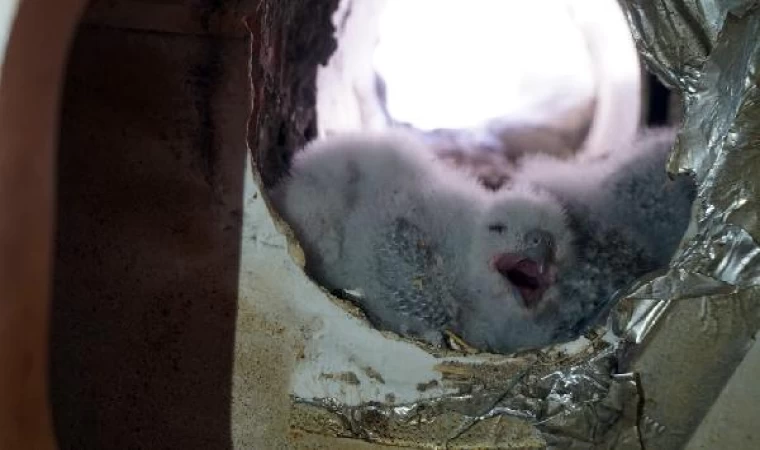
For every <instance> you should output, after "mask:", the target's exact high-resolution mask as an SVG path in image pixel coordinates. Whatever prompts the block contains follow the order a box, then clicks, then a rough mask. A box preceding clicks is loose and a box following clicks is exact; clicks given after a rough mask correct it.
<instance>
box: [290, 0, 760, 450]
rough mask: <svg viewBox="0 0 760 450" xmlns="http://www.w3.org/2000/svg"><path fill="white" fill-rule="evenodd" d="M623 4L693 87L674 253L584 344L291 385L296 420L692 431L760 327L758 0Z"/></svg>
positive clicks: (657, 55) (535, 432) (468, 436)
mask: <svg viewBox="0 0 760 450" xmlns="http://www.w3.org/2000/svg"><path fill="white" fill-rule="evenodd" d="M621 4H622V5H623V7H624V10H625V12H626V15H627V18H628V21H629V23H630V25H631V27H632V29H633V31H634V36H635V39H636V41H637V45H638V47H639V50H640V52H641V53H642V55H643V57H644V60H645V62H646V64H647V65H648V67H649V68H650V69H651V70H652V71H653V72H654V73H656V74H657V75H658V76H659V77H661V79H662V80H664V81H665V82H666V83H667V84H669V85H670V86H672V87H673V88H675V89H676V90H678V91H680V92H681V94H682V97H683V104H684V108H685V111H684V112H685V116H684V117H685V119H684V128H683V131H682V132H681V134H680V136H679V139H678V142H677V144H676V147H675V149H674V152H673V155H672V158H671V161H670V165H669V170H670V171H671V172H672V173H676V172H689V173H693V174H694V175H695V176H696V178H697V180H698V183H699V196H698V199H697V202H696V204H695V208H694V213H693V223H692V226H691V228H690V230H689V232H688V233H687V236H686V237H685V238H684V242H683V245H682V248H681V249H680V250H679V252H678V253H677V254H676V255H675V257H674V259H673V261H672V263H671V266H670V267H669V268H668V269H667V270H664V271H663V272H662V273H658V274H653V275H651V276H649V277H648V278H647V279H643V280H640V282H639V283H637V284H636V285H635V286H633V287H632V288H631V290H630V292H629V293H628V295H626V296H624V297H625V298H624V299H623V300H622V301H621V302H620V304H619V305H618V306H617V308H616V309H615V311H614V312H613V314H612V317H611V318H610V326H609V327H607V329H600V330H594V331H592V332H590V333H588V335H587V337H586V339H585V340H583V342H582V343H581V344H579V345H581V349H580V350H578V349H577V348H576V349H575V350H573V351H568V350H562V349H551V350H544V351H541V352H532V353H528V354H525V355H522V356H520V357H518V358H516V359H514V361H512V362H509V363H505V364H506V367H508V368H504V367H502V368H499V367H497V366H494V365H490V366H486V365H481V366H479V364H474V363H473V364H472V365H468V364H465V363H461V364H459V365H457V364H455V363H445V364H442V365H441V367H439V370H440V371H441V373H442V374H443V380H444V383H448V384H449V386H456V387H457V389H458V393H457V394H456V395H450V396H446V397H442V398H437V399H433V400H425V401H420V402H417V403H411V404H409V403H407V404H396V403H394V402H393V399H392V398H390V399H388V401H387V402H385V403H382V404H381V403H377V404H362V405H359V406H351V407H349V406H345V405H341V404H339V402H337V401H334V400H331V399H301V398H296V399H294V403H293V410H294V411H293V417H294V418H295V419H294V422H293V426H294V427H295V428H299V429H301V430H303V431H306V432H315V433H322V434H325V433H327V434H332V435H335V436H340V437H353V438H360V439H365V440H368V441H373V442H378V443H386V444H393V445H401V446H410V447H429V448H434V447H446V448H526V449H528V448H530V449H532V448H547V447H548V448H558V449H571V448H572V449H576V448H578V449H579V448H616V449H641V448H652V449H654V448H656V449H671V448H673V449H676V448H681V447H682V446H683V445H685V443H686V442H687V441H688V439H689V437H690V436H691V434H692V433H693V431H694V430H695V429H696V427H697V426H698V425H699V423H700V421H701V419H702V418H703V417H704V416H705V414H706V413H707V411H708V410H709V409H710V407H711V405H712V403H713V402H714V401H715V399H716V397H717V395H718V394H719V393H720V391H721V390H722V388H723V386H724V385H725V383H726V382H727V380H728V378H729V377H730V376H731V374H732V373H733V371H734V369H735V368H736V366H737V365H738V364H739V362H741V360H742V358H743V357H744V355H745V353H746V352H747V350H748V348H749V346H750V344H751V342H752V337H753V335H754V334H755V333H756V332H757V331H758V329H759V328H760V287H758V286H760V264H759V262H760V247H758V245H757V240H758V238H759V237H760V227H758V214H759V213H760V91H759V90H758V81H760V74H759V73H758V68H759V64H760V7H758V6H757V4H756V2H754V1H739V0H734V1H730V0H724V1H719V0H709V1H708V0H685V1H682V0H677V1H673V0H660V1H651V0H625V1H621ZM419 389H420V391H423V390H424V389H425V386H420V387H419Z"/></svg>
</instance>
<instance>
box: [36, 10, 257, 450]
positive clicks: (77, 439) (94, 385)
mask: <svg viewBox="0 0 760 450" xmlns="http://www.w3.org/2000/svg"><path fill="white" fill-rule="evenodd" d="M111 3H120V2H111ZM121 3H125V2H121ZM127 3H130V4H131V5H132V6H133V7H134V8H135V10H134V13H135V16H137V17H145V15H149V14H150V12H151V11H155V9H152V7H153V5H149V4H146V5H143V6H144V7H145V8H144V9H143V6H141V5H140V3H141V2H135V1H131V2H127ZM152 3H155V2H152ZM206 3H208V2H206ZM201 6H202V5H201ZM191 7H192V6H187V8H191ZM196 13H197V14H202V13H208V11H207V10H205V11H204V10H202V9H198V10H195V11H189V12H188V15H195V14H196ZM219 14H222V13H219ZM88 17H89V18H90V22H88V23H85V24H83V25H82V26H81V27H80V28H79V30H78V32H77V36H76V40H75V43H74V46H73V50H72V54H71V58H70V61H69V67H68V73H67V78H66V88H65V93H64V101H63V109H62V132H61V146H60V154H59V172H58V190H59V192H58V210H57V222H58V225H57V226H58V229H57V237H56V248H55V252H56V253H55V279H54V301H53V311H52V313H53V315H52V331H51V334H52V335H51V350H52V355H51V358H52V359H51V398H52V402H53V413H54V421H55V430H56V433H57V436H58V440H59V446H60V448H61V449H77V450H79V449H101V448H151V449H154V448H155V449H160V448H181V449H224V448H230V447H231V445H232V444H231V437H230V428H231V418H230V403H231V371H232V359H233V348H234V340H235V329H234V328H235V312H236V307H237V283H238V269H239V258H240V255H239V248H240V233H241V231H240V221H241V210H242V198H243V194H242V185H243V174H244V168H245V162H246V157H247V156H246V155H247V149H246V143H245V135H246V123H247V117H248V114H249V111H250V100H249V97H248V95H249V91H250V90H249V83H248V63H249V57H248V52H249V48H250V45H249V43H248V42H247V39H246V38H234V37H230V36H225V35H218V36H215V35H212V34H211V33H208V34H206V35H198V34H196V33H193V32H186V33H184V32H183V33H175V32H162V31H161V30H153V31H148V30H140V29H134V28H131V27H129V26H113V24H108V25H107V26H101V25H100V24H95V23H92V18H93V15H89V16H88Z"/></svg>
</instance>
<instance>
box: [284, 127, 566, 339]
mask: <svg viewBox="0 0 760 450" xmlns="http://www.w3.org/2000/svg"><path fill="white" fill-rule="evenodd" d="M271 198H272V200H273V202H274V204H275V206H276V207H277V209H278V211H279V212H280V214H281V215H282V216H283V218H284V219H285V220H286V221H287V222H288V223H289V224H290V225H291V227H292V228H293V230H294V232H295V234H296V236H297V237H298V239H299V242H300V243H301V245H302V246H303V248H304V251H305V253H306V270H307V272H308V273H309V274H310V275H311V276H312V277H313V278H314V279H315V280H316V281H318V282H320V283H321V284H322V285H323V286H325V287H326V288H328V289H331V290H351V291H358V292H360V295H359V296H357V298H356V301H357V302H358V304H359V306H360V307H361V308H362V309H363V310H364V311H365V313H366V314H367V316H368V318H369V319H370V321H371V322H372V323H373V324H375V325H376V326H377V327H378V328H380V329H386V330H391V331H394V332H396V333H398V334H401V335H403V336H407V337H414V338H418V339H422V340H425V341H427V342H430V343H432V344H434V345H442V344H443V336H444V332H446V331H450V332H453V333H454V334H456V335H458V336H460V337H462V338H463V339H464V340H465V341H466V342H468V343H469V344H470V345H473V346H475V347H477V348H480V349H482V350H486V351H495V352H511V351H514V350H518V349H521V348H526V347H533V346H540V345H543V344H544V343H546V342H547V339H549V338H550V337H551V336H553V335H554V334H556V332H555V330H553V328H552V323H551V321H546V320H542V318H543V315H544V313H545V311H549V310H551V309H552V308H551V306H550V305H551V304H552V303H555V302H556V301H558V299H559V294H558V292H557V289H556V274H557V273H558V272H561V271H562V270H563V267H564V266H565V265H566V264H568V263H569V261H570V260H571V259H572V258H571V255H572V246H571V243H570V242H571V237H570V232H569V229H568V228H567V226H566V220H565V212H564V210H563V208H562V207H561V206H560V205H559V204H558V203H557V202H556V200H554V198H553V197H552V196H551V195H549V194H542V193H538V192H536V191H535V190H533V189H530V188H528V187H526V186H523V187H515V188H513V189H510V190H508V191H502V192H496V193H494V192H489V191H487V190H485V189H483V188H482V187H481V186H480V185H478V183H477V181H476V180H475V179H474V178H471V177H467V176H465V175H464V174H462V173H460V172H457V171H454V170H452V169H450V168H447V167H446V166H445V165H444V164H442V163H440V162H439V161H436V160H435V159H434V156H433V155H431V154H430V153H429V152H426V151H425V148H424V143H423V142H422V141H420V140H418V138H416V137H415V136H414V135H413V134H411V133H407V132H402V131H398V130H397V131H392V132H383V133H364V134H352V135H337V136H333V137H331V138H328V139H325V140H322V141H317V142H314V143H313V144H311V145H310V146H308V147H306V148H305V149H303V150H302V151H301V152H300V153H298V154H297V155H296V157H295V158H294V160H293V167H292V169H291V173H290V175H289V176H288V177H286V178H284V179H283V180H282V181H281V182H280V183H279V184H278V185H277V186H275V188H274V190H273V191H272V192H271Z"/></svg>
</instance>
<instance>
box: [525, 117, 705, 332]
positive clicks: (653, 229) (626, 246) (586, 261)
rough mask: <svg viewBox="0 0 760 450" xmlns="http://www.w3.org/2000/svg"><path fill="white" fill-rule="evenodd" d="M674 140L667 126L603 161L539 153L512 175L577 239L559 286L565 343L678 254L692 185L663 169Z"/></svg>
mask: <svg viewBox="0 0 760 450" xmlns="http://www.w3.org/2000/svg"><path fill="white" fill-rule="evenodd" d="M675 135H676V132H675V130H672V129H668V128H663V129H652V130H646V131H644V132H643V133H641V134H640V136H639V137H638V139H637V140H636V141H635V142H634V143H633V144H632V145H631V146H629V147H628V148H624V149H621V150H623V151H619V152H615V153H613V154H611V155H610V156H609V157H607V158H606V159H600V160H595V161H588V160H586V161H580V160H577V159H574V160H559V159H556V158H551V157H547V156H539V155H536V156H534V157H532V158H530V159H528V160H526V161H524V163H523V164H522V165H521V166H520V167H519V168H518V170H517V171H516V173H515V175H514V180H515V181H516V182H520V183H526V182H527V183H530V184H532V185H535V186H539V187H541V188H543V189H547V190H548V191H549V192H551V193H553V194H554V195H555V197H556V198H558V200H559V201H560V203H561V204H562V205H563V207H564V208H565V209H566V211H567V217H568V227H569V228H570V229H571V231H572V234H573V236H574V243H575V248H576V258H575V262H574V264H573V265H572V266H571V267H570V268H569V269H568V270H567V271H565V272H564V273H562V274H560V277H559V281H558V283H557V287H558V289H559V290H560V291H561V292H562V297H563V301H562V302H560V305H561V308H560V311H559V312H558V313H557V314H558V320H559V321H561V322H563V323H564V325H561V326H559V327H558V332H559V334H561V335H562V337H561V338H562V339H567V338H572V337H574V336H577V334H578V333H579V332H580V331H582V329H583V328H584V327H585V326H587V325H589V324H591V323H592V322H593V321H594V320H597V319H601V318H603V315H601V316H600V315H599V313H600V312H602V311H604V310H605V309H607V307H608V306H609V305H610V304H611V303H610V302H611V301H612V300H613V299H614V297H615V294H616V293H619V292H620V291H621V290H623V289H625V288H626V287H628V286H630V285H631V284H632V283H633V282H634V281H635V280H636V279H637V278H639V277H641V276H643V275H645V274H647V273H649V272H653V271H655V270H659V269H664V268H665V267H666V266H667V265H668V263H669V261H670V259H671V258H672V257H673V255H674V253H675V251H676V250H677V248H678V246H679V244H680V241H681V239H682V237H683V235H684V233H685V231H686V229H687V227H688V224H689V221H690V219H691V208H692V204H693V202H694V199H695V197H696V184H695V181H694V179H693V178H692V177H691V176H689V175H679V176H677V177H675V179H672V180H671V179H670V177H669V176H668V174H667V172H666V170H665V165H666V161H667V157H668V153H669V151H670V148H671V147H672V145H673V143H674V140H675ZM559 330H562V331H559Z"/></svg>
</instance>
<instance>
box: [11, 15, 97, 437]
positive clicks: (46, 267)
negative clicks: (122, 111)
mask: <svg viewBox="0 0 760 450" xmlns="http://www.w3.org/2000/svg"><path fill="white" fill-rule="evenodd" d="M83 4H84V1H83V0H65V1H32V0H27V1H22V2H20V4H19V9H18V13H17V16H16V21H15V23H14V25H13V28H12V31H11V34H10V38H9V41H8V48H7V52H6V53H5V55H4V56H5V60H4V61H3V65H2V75H1V76H0V80H1V81H0V83H1V84H0V136H2V140H1V141H0V208H2V214H0V249H2V251H1V252H0V449H14V450H24V449H52V448H53V447H54V438H53V435H52V433H51V429H50V413H49V408H48V401H47V386H46V378H47V369H48V361H47V357H48V348H47V337H48V331H47V327H48V299H49V294H50V266H51V244H52V231H53V220H52V213H53V198H54V195H53V189H54V187H53V166H54V149H55V146H56V141H57V135H56V134H57V133H56V130H57V122H58V116H57V113H58V105H59V102H58V99H59V93H60V79H61V75H62V66H63V64H64V62H65V58H66V54H67V52H68V48H69V37H70V35H71V32H72V29H73V27H74V25H75V23H76V20H77V18H78V16H79V13H80V10H81V8H82V6H83Z"/></svg>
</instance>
